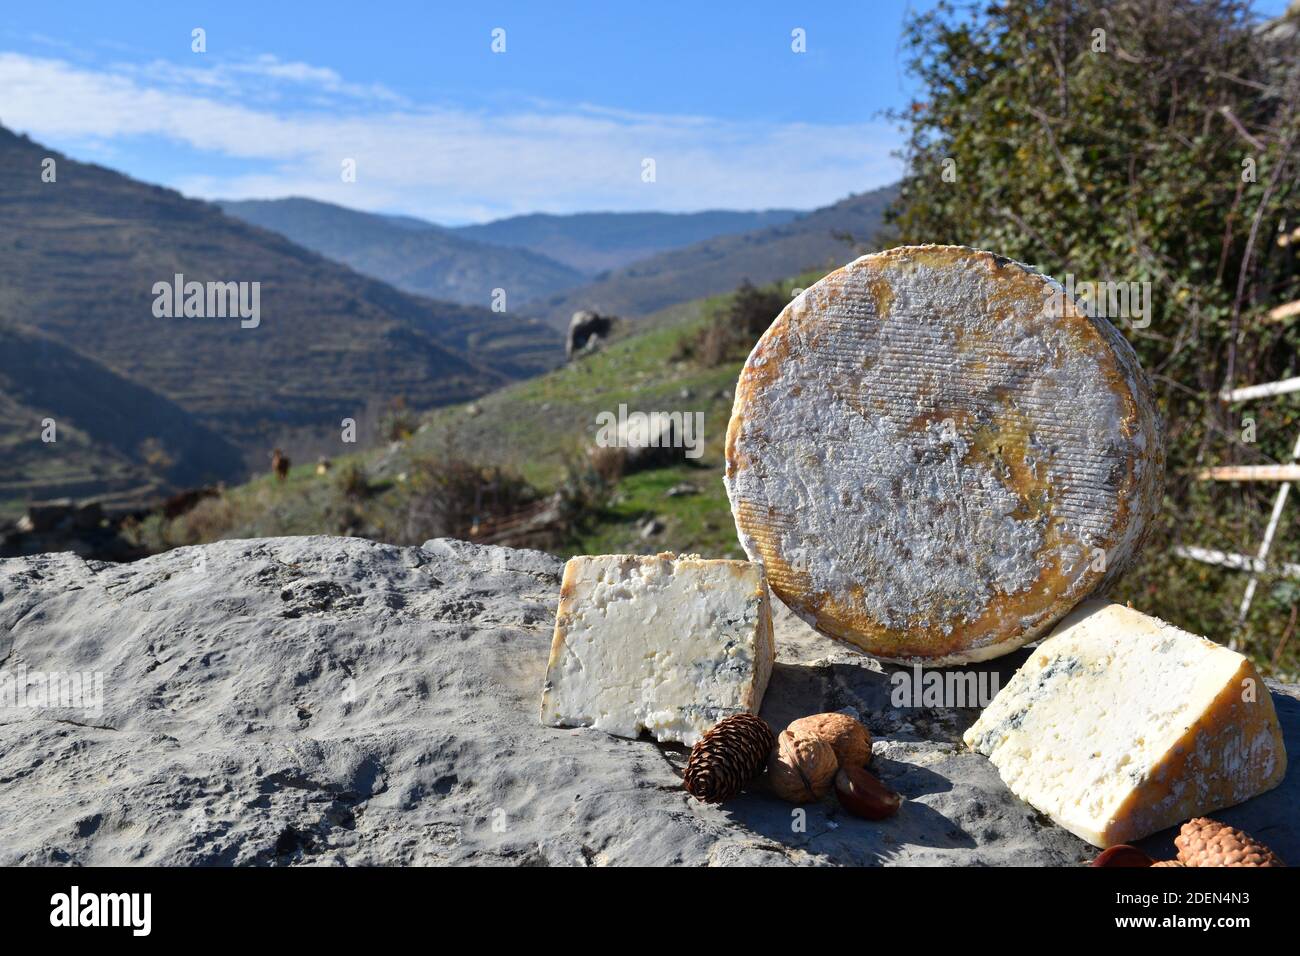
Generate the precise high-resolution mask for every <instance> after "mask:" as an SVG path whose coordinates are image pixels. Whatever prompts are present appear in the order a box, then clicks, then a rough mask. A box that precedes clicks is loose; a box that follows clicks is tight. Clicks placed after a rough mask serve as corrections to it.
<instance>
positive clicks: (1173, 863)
mask: <svg viewBox="0 0 1300 956" xmlns="http://www.w3.org/2000/svg"><path fill="white" fill-rule="evenodd" d="M1151 865H1152V866H1182V865H1183V864H1182V863H1179V862H1178V861H1177V860H1160V861H1159V862H1156V863H1152V864H1151Z"/></svg>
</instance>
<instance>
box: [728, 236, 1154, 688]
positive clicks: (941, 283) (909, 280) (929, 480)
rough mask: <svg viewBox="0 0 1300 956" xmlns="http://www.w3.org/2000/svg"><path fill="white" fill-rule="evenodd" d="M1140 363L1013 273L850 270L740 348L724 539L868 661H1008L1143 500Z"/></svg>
mask: <svg viewBox="0 0 1300 956" xmlns="http://www.w3.org/2000/svg"><path fill="white" fill-rule="evenodd" d="M1163 477H1164V448H1163V437H1162V433H1161V428H1160V422H1159V416H1158V414H1157V412H1156V408H1155V404H1154V401H1153V399H1152V396H1151V393H1150V390H1149V387H1148V385H1147V382H1146V379H1145V376H1144V375H1143V373H1142V370H1141V369H1140V367H1139V366H1138V362H1137V356H1136V355H1135V354H1134V353H1133V350H1132V348H1131V347H1130V346H1129V345H1128V343H1127V342H1126V341H1125V340H1124V338H1123V336H1121V335H1120V334H1119V332H1118V331H1116V329H1115V328H1114V327H1113V326H1112V325H1111V324H1110V323H1109V322H1108V321H1106V320H1105V319H1103V318H1094V317H1089V316H1087V315H1086V314H1084V313H1083V311H1082V310H1081V309H1080V308H1079V307H1078V306H1077V305H1076V304H1075V303H1074V302H1072V301H1069V300H1068V299H1067V298H1066V296H1065V293H1064V290H1063V288H1062V287H1061V285H1060V284H1059V283H1057V282H1055V281H1054V280H1051V279H1049V278H1047V277H1046V276H1043V275H1040V274H1038V273H1036V272H1034V271H1033V270H1031V269H1030V268H1029V267H1027V266H1024V265H1021V264H1020V263H1017V262H1013V261H1011V260H1009V259H1005V258H1003V257H1000V256H995V255H992V254H990V253H987V252H978V251H975V250H972V249H967V248H964V247H961V246H907V247H901V248H898V249H891V250H889V251H888V252H882V253H877V254H874V255H869V256H864V257H863V258H861V259H858V260H857V261H856V262H853V263H850V264H849V265H847V266H845V267H844V268H842V269H840V270H838V271H836V272H833V273H831V274H830V275H829V276H827V277H826V278H824V279H822V280H821V281H820V282H818V283H817V284H816V285H814V286H813V287H812V288H810V289H808V290H806V291H805V292H804V293H802V294H801V295H800V296H799V297H798V298H797V299H795V300H794V301H793V302H792V303H791V304H790V305H789V306H787V307H786V308H785V309H784V310H783V311H782V312H781V314H780V315H779V316H778V317H777V319H776V321H775V322H774V323H773V324H772V326H771V327H770V328H769V329H768V330H767V332H766V333H764V335H763V337H762V338H761V339H760V340H759V342H758V344H757V345H756V346H755V347H754V350H753V352H752V353H751V354H750V356H749V359H748V361H746V363H745V366H744V369H743V370H742V371H741V374H740V381H739V383H738V385H737V388H736V398H735V405H734V408H733V410H732V417H731V423H730V426H729V428H728V430H727V470H726V484H727V493H728V495H729V497H730V499H731V506H732V512H733V514H734V516H735V520H736V528H737V531H738V533H739V536H740V541H741V545H742V546H743V547H744V549H745V551H746V552H747V553H748V555H749V557H750V558H751V559H752V560H755V561H759V562H762V564H763V565H764V567H765V568H766V571H767V576H768V582H769V584H770V586H771V588H772V590H773V591H774V592H776V594H777V595H778V596H779V597H780V598H781V599H782V600H783V601H784V602H785V603H786V604H788V605H789V606H790V607H791V609H792V610H794V611H795V612H796V613H798V614H799V615H800V616H801V617H803V618H804V619H805V620H807V621H808V622H809V623H810V624H812V625H813V626H814V627H816V628H817V629H818V630H820V631H822V632H823V633H825V634H828V635H830V636H831V637H835V638H838V639H840V640H843V641H847V642H849V643H851V644H853V645H856V646H857V647H859V648H861V649H862V650H864V651H867V652H868V653H871V654H874V655H876V656H878V657H881V658H884V659H887V660H895V661H903V662H911V661H923V662H928V663H933V664H952V663H963V662H969V661H977V660H984V659H988V658H991V657H996V656H998V655H1000V654H1004V653H1006V652H1008V651H1010V650H1013V649H1014V648H1016V647H1019V646H1020V645H1022V644H1025V643H1027V642H1029V641H1031V640H1034V639H1035V638H1037V637H1039V636H1041V635H1042V634H1043V633H1044V632H1046V630H1047V629H1048V628H1050V627H1051V626H1052V624H1054V623H1055V622H1056V621H1058V620H1060V618H1062V617H1063V616H1064V615H1065V614H1067V613H1068V612H1069V611H1070V610H1071V608H1073V607H1074V606H1075V605H1077V604H1078V603H1079V602H1081V601H1083V600H1084V599H1086V598H1088V597H1089V596H1091V595H1093V594H1096V593H1098V592H1100V591H1104V590H1105V589H1106V588H1107V587H1108V586H1109V585H1110V584H1111V583H1113V582H1114V580H1115V579H1116V578H1117V577H1118V576H1119V575H1120V574H1122V573H1123V571H1124V570H1126V568H1127V567H1128V566H1129V565H1130V564H1131V562H1132V561H1133V559H1134V558H1135V556H1136V554H1137V552H1138V549H1139V548H1140V547H1141V544H1142V541H1143V539H1144V537H1145V534H1146V530H1147V528H1148V527H1149V524H1150V519H1151V518H1152V517H1153V516H1154V514H1155V512H1156V510H1157V508H1158V507H1159V504H1160V497H1161V492H1162V488H1163Z"/></svg>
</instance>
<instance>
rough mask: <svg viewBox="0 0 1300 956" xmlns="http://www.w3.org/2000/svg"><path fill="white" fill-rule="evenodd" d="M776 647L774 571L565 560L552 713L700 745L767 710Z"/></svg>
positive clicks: (550, 687) (654, 560)
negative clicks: (725, 723)
mask: <svg viewBox="0 0 1300 956" xmlns="http://www.w3.org/2000/svg"><path fill="white" fill-rule="evenodd" d="M775 657H776V645H775V642H774V640H773V636H772V613H771V605H770V602H769V598H768V592H767V580H766V578H765V577H764V575H763V569H762V568H761V567H759V566H758V565H756V564H751V563H749V562H748V561H706V560H703V559H701V558H699V557H698V556H687V557H676V556H674V555H672V554H659V555H655V556H652V557H639V556H635V555H622V554H606V555H596V556H587V557H577V558H572V559H570V560H569V562H568V563H567V564H566V565H565V566H564V581H563V584H562V586H561V588H560V606H559V610H558V612H557V614H556V618H555V638H554V640H553V641H552V643H551V658H550V662H549V664H548V665H547V669H546V686H545V687H544V688H543V691H542V723H544V724H547V725H550V726H561V727H595V728H597V729H598V730H603V731H605V732H607V733H610V734H614V735H615V736H619V737H636V736H637V735H638V734H639V733H640V732H641V731H642V730H648V731H649V732H650V733H651V734H653V735H654V737H655V738H656V739H657V740H660V741H675V742H678V743H683V744H686V745H687V746H691V745H693V744H694V743H695V742H696V741H697V740H698V739H699V738H700V737H701V736H703V734H704V733H705V732H706V731H707V730H709V729H710V728H711V727H713V725H714V724H716V723H717V722H718V721H720V720H722V718H724V717H727V716H729V715H731V714H737V713H741V712H748V713H757V712H758V708H759V705H760V704H761V703H762V701H763V692H764V691H765V690H766V689H767V681H768V678H769V677H770V676H771V673H772V664H773V661H774V660H775Z"/></svg>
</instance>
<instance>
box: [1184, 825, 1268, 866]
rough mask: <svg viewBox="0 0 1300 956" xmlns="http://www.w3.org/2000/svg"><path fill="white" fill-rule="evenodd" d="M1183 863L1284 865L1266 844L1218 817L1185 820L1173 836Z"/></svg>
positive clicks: (1187, 864)
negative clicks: (1214, 818)
mask: <svg viewBox="0 0 1300 956" xmlns="http://www.w3.org/2000/svg"><path fill="white" fill-rule="evenodd" d="M1174 846H1176V847H1178V859H1179V861H1180V862H1181V863H1182V864H1183V865H1184V866H1285V865H1286V864H1285V863H1283V862H1282V861H1281V860H1279V859H1278V858H1277V857H1276V856H1275V855H1274V853H1273V851H1272V850H1270V849H1269V848H1268V847H1266V846H1264V844H1262V843H1259V842H1256V841H1255V840H1254V839H1253V838H1252V837H1251V836H1250V834H1248V833H1243V832H1242V831H1241V830H1238V829H1237V828H1236V827H1230V826H1228V825H1227V824H1226V823H1220V822H1219V821H1218V820H1211V819H1209V818H1208V817H1197V818H1196V819H1195V820H1188V821H1187V822H1186V823H1184V824H1183V826H1182V829H1181V830H1179V831H1178V836H1176V837H1175V838H1174Z"/></svg>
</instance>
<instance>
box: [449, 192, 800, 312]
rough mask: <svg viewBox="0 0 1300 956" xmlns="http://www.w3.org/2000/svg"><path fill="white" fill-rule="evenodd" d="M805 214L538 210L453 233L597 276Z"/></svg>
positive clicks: (783, 211) (459, 228) (777, 211)
mask: <svg viewBox="0 0 1300 956" xmlns="http://www.w3.org/2000/svg"><path fill="white" fill-rule="evenodd" d="M800 215H802V213H801V212H799V211H798V210H795V209H765V210H761V211H758V212H743V211H734V210H726V209H714V210H706V211H703V212H688V213H670V212H583V213H573V214H570V215H553V214H550V213H533V214H531V215H526V216H511V217H509V218H506V219H497V220H495V221H493V222H488V223H483V224H481V225H472V226H457V227H454V229H453V230H452V231H453V232H455V233H457V234H458V235H461V236H466V237H468V238H471V239H476V240H479V241H482V242H490V243H498V244H500V245H506V246H518V247H522V248H524V249H531V250H532V251H534V252H538V253H542V254H544V255H546V256H547V257H548V258H551V259H554V260H557V261H559V262H562V263H564V264H565V265H567V266H569V267H571V268H573V269H577V270H578V271H580V272H582V273H585V274H586V275H588V276H595V275H597V274H598V273H601V272H604V271H606V270H610V269H618V268H621V267H623V266H626V265H629V264H630V263H633V262H636V261H638V260H640V259H645V258H648V257H650V256H653V255H656V254H658V253H660V252H666V251H667V250H670V249H680V248H682V247H683V246H689V245H692V244H693V243H697V242H702V241H704V240H706V239H713V238H716V237H718V236H724V235H732V234H735V233H741V232H750V231H752V230H754V229H764V228H767V227H769V226H779V225H783V224H784V223H787V222H790V221H792V220H794V219H796V218H798V217H799V216H800ZM537 298H540V296H538V297H537Z"/></svg>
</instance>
